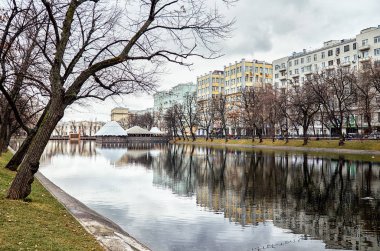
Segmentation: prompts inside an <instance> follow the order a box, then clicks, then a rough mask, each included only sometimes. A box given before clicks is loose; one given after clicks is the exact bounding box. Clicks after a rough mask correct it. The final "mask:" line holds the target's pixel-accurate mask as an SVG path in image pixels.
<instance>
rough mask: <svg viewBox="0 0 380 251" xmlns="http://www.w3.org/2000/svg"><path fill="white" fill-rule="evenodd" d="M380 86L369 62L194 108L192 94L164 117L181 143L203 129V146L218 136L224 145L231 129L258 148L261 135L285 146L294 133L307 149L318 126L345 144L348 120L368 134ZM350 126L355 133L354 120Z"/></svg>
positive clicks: (200, 102)
mask: <svg viewBox="0 0 380 251" xmlns="http://www.w3.org/2000/svg"><path fill="white" fill-rule="evenodd" d="M379 81H380V67H379V64H377V63H371V62H367V63H366V64H363V65H362V67H361V69H360V71H359V72H357V71H354V70H352V69H350V68H349V67H336V68H334V69H325V70H322V71H319V72H315V73H313V74H309V75H308V76H307V78H306V80H305V82H304V83H303V84H299V83H298V81H297V80H296V79H294V81H289V82H288V83H287V87H286V88H282V89H274V88H273V87H272V86H271V85H266V86H264V87H259V88H254V87H246V88H245V89H243V90H242V91H241V92H239V93H237V94H235V95H224V94H221V95H218V96H216V97H213V98H210V99H208V100H198V102H196V96H195V94H191V95H190V94H188V95H186V96H185V98H184V100H185V102H184V103H183V104H175V105H174V106H173V107H171V108H170V109H169V110H168V111H167V112H166V114H165V121H166V126H167V128H168V129H169V132H170V133H171V134H172V135H174V136H177V137H179V136H182V137H183V138H184V139H185V138H186V137H187V136H186V133H187V134H191V136H192V138H193V140H194V139H195V135H194V131H195V129H203V130H204V131H205V133H206V140H208V139H209V138H210V137H212V134H215V133H216V132H218V134H219V135H224V137H225V140H226V141H227V139H228V138H227V136H228V134H229V132H230V130H229V128H233V129H234V133H235V135H238V136H239V135H241V134H244V135H246V136H251V138H252V140H253V141H254V139H255V137H258V138H259V140H260V142H262V138H263V135H266V136H269V137H271V138H272V139H273V140H274V138H275V136H276V134H281V135H283V136H284V138H285V139H286V140H288V136H289V135H290V133H291V132H293V133H294V132H295V133H296V134H297V135H298V136H300V135H302V136H303V138H304V144H307V143H308V137H309V134H310V132H311V131H312V133H313V134H314V135H317V134H318V133H317V132H316V127H317V126H318V127H319V128H320V129H321V131H322V132H323V131H325V130H326V129H328V130H330V133H331V134H335V135H336V136H338V137H340V139H341V141H340V144H343V142H344V136H345V135H344V133H343V131H344V130H343V129H344V128H347V127H352V126H353V125H351V124H350V118H354V117H356V118H358V117H362V123H364V124H365V125H366V133H371V132H372V127H373V126H372V122H373V120H374V117H373V115H374V114H375V111H376V110H377V109H379V108H380V107H379V102H378V100H379V97H380V88H379V87H380V85H379ZM354 121H355V123H356V125H354V126H355V127H356V128H358V127H359V125H358V124H357V123H358V121H357V119H356V120H354ZM190 128H191V129H190ZM300 129H301V130H300ZM300 131H301V132H302V133H300Z"/></svg>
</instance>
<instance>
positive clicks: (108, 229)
mask: <svg viewBox="0 0 380 251" xmlns="http://www.w3.org/2000/svg"><path fill="white" fill-rule="evenodd" d="M8 149H9V150H10V151H11V152H13V153H14V150H13V149H11V148H8ZM35 177H36V178H37V179H38V181H39V182H40V183H41V184H42V185H43V186H44V187H45V188H46V189H47V190H48V191H49V192H50V193H51V194H52V195H53V196H54V197H55V198H56V199H57V200H58V201H59V202H60V203H61V204H62V205H63V206H64V207H65V208H66V209H67V211H69V213H71V214H72V215H73V216H74V218H75V219H76V220H77V221H78V222H79V223H80V224H81V225H82V226H83V227H84V228H85V229H86V231H87V232H89V233H90V234H92V235H93V236H94V237H95V238H96V240H97V241H98V242H99V243H100V244H101V245H102V246H103V247H104V248H105V249H106V250H112V251H124V250H126V251H150V249H149V248H148V247H146V246H144V244H141V243H140V242H138V241H137V240H136V239H134V238H133V237H132V236H130V235H129V234H128V233H127V232H125V231H124V230H123V229H122V228H121V227H120V226H118V225H117V224H115V223H114V222H113V221H111V220H110V219H107V218H106V217H104V216H102V215H100V214H98V213H97V212H95V211H94V210H92V209H90V208H88V207H87V206H86V205H84V204H83V203H82V202H80V201H79V200H77V199H75V198H74V197H72V196H70V195H69V194H67V193H66V192H65V191H63V190H62V189H61V188H59V187H58V186H56V185H55V184H54V183H53V182H51V181H50V180H49V179H48V178H46V177H45V176H44V175H43V174H42V173H40V172H37V173H36V174H35Z"/></svg>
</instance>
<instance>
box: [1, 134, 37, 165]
mask: <svg viewBox="0 0 380 251" xmlns="http://www.w3.org/2000/svg"><path fill="white" fill-rule="evenodd" d="M35 134H36V133H33V132H32V133H30V134H29V135H28V136H27V137H26V139H25V140H24V142H22V144H21V146H20V148H19V149H18V150H17V152H16V153H15V154H14V155H13V156H12V158H11V160H10V161H9V162H8V163H7V165H6V166H5V168H7V169H9V170H11V171H16V170H17V168H18V166H19V165H20V164H21V162H22V160H23V159H24V157H25V154H26V151H27V150H28V148H29V146H30V143H31V142H32V139H33V137H34V135H35Z"/></svg>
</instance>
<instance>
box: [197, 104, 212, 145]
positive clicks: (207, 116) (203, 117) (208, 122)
mask: <svg viewBox="0 0 380 251" xmlns="http://www.w3.org/2000/svg"><path fill="white" fill-rule="evenodd" d="M215 100H216V99H215V98H211V99H207V100H205V101H201V102H198V106H197V113H198V114H199V122H198V123H199V126H200V128H201V129H203V130H205V131H206V141H207V140H208V139H209V138H210V139H211V140H212V135H211V129H212V127H213V126H214V123H215Z"/></svg>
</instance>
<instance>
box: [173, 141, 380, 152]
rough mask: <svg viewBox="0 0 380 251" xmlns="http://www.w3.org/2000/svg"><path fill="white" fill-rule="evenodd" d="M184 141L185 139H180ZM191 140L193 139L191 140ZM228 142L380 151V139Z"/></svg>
mask: <svg viewBox="0 0 380 251" xmlns="http://www.w3.org/2000/svg"><path fill="white" fill-rule="evenodd" d="M180 141H183V140H180ZM186 142H187V141H186ZM190 142H191V140H190ZM196 142H197V143H214V144H225V141H224V139H214V140H213V141H212V142H211V141H210V140H208V141H206V140H205V139H204V138H198V139H197V140H196ZM227 144H238V145H266V146H294V147H310V148H338V149H353V150H378V151H380V140H346V141H345V144H344V145H343V146H338V140H315V139H313V140H310V141H309V143H308V144H307V145H306V146H304V145H303V140H301V139H289V142H288V143H286V142H285V140H276V141H275V142H272V140H271V139H264V141H263V142H262V143H259V140H258V139H255V141H254V142H252V140H251V139H230V140H228V142H227Z"/></svg>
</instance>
